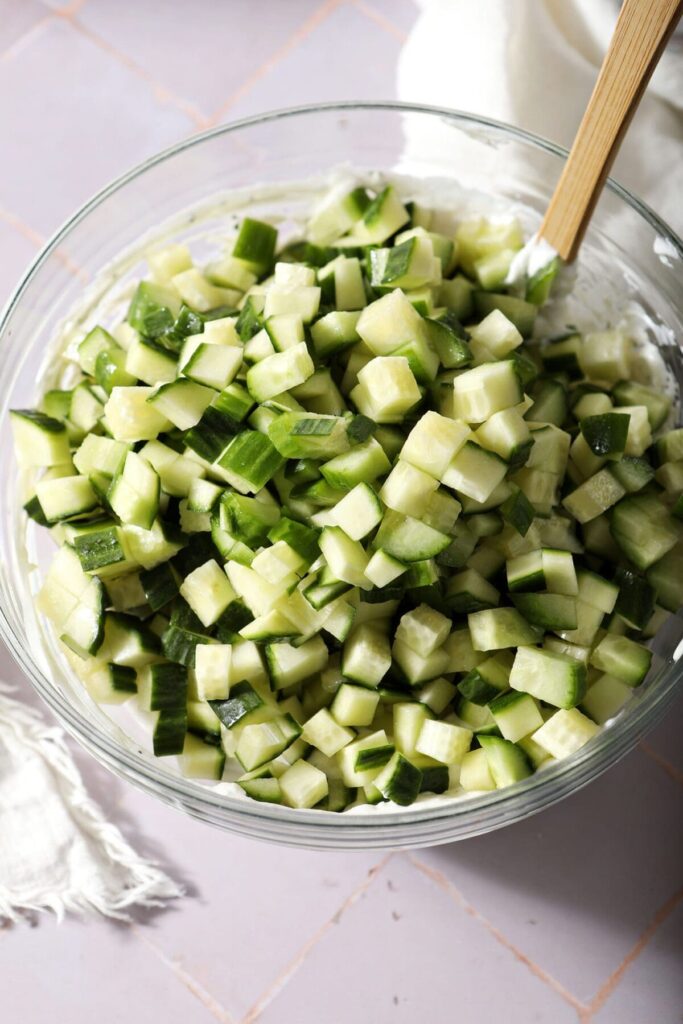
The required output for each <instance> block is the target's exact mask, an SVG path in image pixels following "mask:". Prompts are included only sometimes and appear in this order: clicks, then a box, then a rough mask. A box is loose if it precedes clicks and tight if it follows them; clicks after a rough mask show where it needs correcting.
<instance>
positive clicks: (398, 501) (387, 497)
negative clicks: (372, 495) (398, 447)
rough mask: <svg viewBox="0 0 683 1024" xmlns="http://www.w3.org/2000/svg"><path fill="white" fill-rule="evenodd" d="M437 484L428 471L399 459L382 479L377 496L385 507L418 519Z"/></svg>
mask: <svg viewBox="0 0 683 1024" xmlns="http://www.w3.org/2000/svg"><path fill="white" fill-rule="evenodd" d="M438 486H439V481H438V480H435V479H434V477H433V476H430V475H429V473H425V472H424V471H423V470H421V469H417V468H416V467H415V466H412V465H411V464H410V463H409V462H404V461H403V460H402V459H399V461H398V462H397V463H396V465H395V466H394V468H393V469H392V471H391V472H390V474H389V476H388V477H387V478H386V480H385V481H384V484H383V485H382V489H381V491H380V492H379V496H380V498H381V499H382V501H383V502H384V504H385V505H386V506H387V508H391V509H394V511H396V512H402V513H403V514H404V515H406V516H413V517H415V518H417V519H419V518H420V517H421V516H422V515H423V513H424V512H425V511H426V509H427V506H428V505H429V500H430V498H431V497H432V495H433V493H434V492H435V491H436V489H437V487H438ZM380 518H381V515H380Z"/></svg>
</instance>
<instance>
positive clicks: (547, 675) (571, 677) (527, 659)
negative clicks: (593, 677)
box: [510, 647, 586, 708]
mask: <svg viewBox="0 0 683 1024" xmlns="http://www.w3.org/2000/svg"><path fill="white" fill-rule="evenodd" d="M510 686H511V687H512V689H513V690H521V691H522V692H523V693H529V694H531V696H532V697H536V698H537V700H542V701H545V703H546V704H553V705H554V706H555V707H558V708H573V707H575V706H576V705H577V704H580V703H581V700H582V699H583V696H584V693H585V691H586V669H585V667H584V666H583V665H582V664H581V663H580V662H578V661H575V660H574V659H573V658H568V657H566V656H565V655H562V654H553V653H552V652H550V651H545V650H539V649H538V648H536V647H520V648H519V650H518V651H517V654H516V655H515V660H514V664H513V666H512V672H511V673H510Z"/></svg>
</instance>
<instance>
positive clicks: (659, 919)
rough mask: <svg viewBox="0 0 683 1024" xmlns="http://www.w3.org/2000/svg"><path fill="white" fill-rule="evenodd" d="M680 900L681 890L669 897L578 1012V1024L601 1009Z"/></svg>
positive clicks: (682, 892)
mask: <svg viewBox="0 0 683 1024" xmlns="http://www.w3.org/2000/svg"><path fill="white" fill-rule="evenodd" d="M681 900H683V888H682V889H679V890H678V892H675V893H674V894H673V896H670V897H669V899H668V900H667V901H666V903H664V904H663V905H662V906H661V907H660V908H659V910H658V911H657V912H656V913H655V914H654V916H653V917H652V919H651V921H650V922H649V924H648V925H647V927H646V928H645V930H644V931H643V932H641V934H640V935H639V936H638V939H637V940H636V942H635V944H634V945H633V947H632V948H631V949H630V950H629V952H628V953H627V954H626V956H625V957H624V959H623V960H622V962H621V963H620V964H619V966H618V967H617V969H616V970H615V971H613V972H612V974H610V976H609V978H608V979H607V981H606V982H605V983H604V984H603V985H602V986H601V987H600V989H599V990H598V992H597V993H596V995H595V996H594V997H593V999H592V1000H591V1002H590V1004H589V1005H588V1006H587V1007H585V1009H584V1010H583V1011H580V1012H579V1024H589V1021H591V1020H592V1019H593V1016H594V1015H595V1014H596V1013H597V1012H598V1010H600V1009H602V1007H603V1006H604V1004H605V1003H606V1002H607V1000H608V999H609V997H610V996H611V995H612V993H613V992H614V991H615V989H616V988H617V986H618V985H619V983H620V982H621V979H622V978H623V976H624V974H625V973H626V971H627V970H628V969H629V967H630V966H631V964H632V963H633V962H634V961H635V960H637V959H638V957H639V956H640V954H641V953H642V952H643V950H644V949H645V947H646V946H647V945H648V943H649V942H650V940H651V939H652V937H653V936H654V935H655V933H656V932H657V931H658V930H659V928H660V927H661V926H662V925H663V924H664V922H665V921H666V919H667V918H668V917H669V916H670V915H671V914H672V913H673V912H674V910H675V909H676V907H677V906H678V904H679V903H680V902H681Z"/></svg>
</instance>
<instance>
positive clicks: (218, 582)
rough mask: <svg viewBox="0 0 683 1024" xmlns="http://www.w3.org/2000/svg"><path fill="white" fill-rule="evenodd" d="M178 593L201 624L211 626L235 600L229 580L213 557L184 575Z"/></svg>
mask: <svg viewBox="0 0 683 1024" xmlns="http://www.w3.org/2000/svg"><path fill="white" fill-rule="evenodd" d="M180 593H181V595H182V597H184V598H185V600H186V601H187V603H188V604H189V606H190V608H191V609H192V611H193V612H194V613H195V615H196V616H197V618H198V619H199V620H200V622H201V623H202V625H204V626H211V625H213V623H214V622H216V621H217V620H218V619H219V618H220V617H221V615H222V614H223V612H224V611H225V609H226V608H227V607H228V605H229V604H231V602H232V601H234V600H235V597H236V594H235V591H234V590H233V588H232V587H231V585H230V582H229V580H228V578H227V576H226V575H225V573H224V572H223V570H222V569H221V567H220V566H219V564H218V562H216V561H215V560H214V559H209V561H208V562H204V564H203V565H200V566H199V567H198V568H197V569H195V570H194V571H193V572H191V573H190V574H189V575H188V576H186V577H185V579H184V581H183V582H182V583H181V585H180Z"/></svg>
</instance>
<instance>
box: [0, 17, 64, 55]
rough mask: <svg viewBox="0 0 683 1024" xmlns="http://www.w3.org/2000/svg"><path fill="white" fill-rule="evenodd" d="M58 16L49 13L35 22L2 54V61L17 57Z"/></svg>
mask: <svg viewBox="0 0 683 1024" xmlns="http://www.w3.org/2000/svg"><path fill="white" fill-rule="evenodd" d="M56 16H57V12H56V11H53V12H51V13H50V12H48V13H46V14H45V15H44V17H42V18H39V19H38V21H35V22H34V23H33V24H32V25H31V27H30V28H27V29H26V31H25V32H24V33H23V34H22V35H20V36H19V38H18V39H15V40H14V42H13V43H10V45H9V46H8V47H7V49H6V50H3V51H2V52H1V53H0V60H11V59H12V57H14V56H16V54H17V53H19V52H20V51H21V50H22V49H23V48H24V46H25V45H26V44H27V43H29V42H30V41H31V38H32V36H34V35H36V34H37V33H38V32H40V31H42V29H43V28H44V27H45V26H46V25H48V24H49V23H50V22H51V21H54V19H55V17H56Z"/></svg>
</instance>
